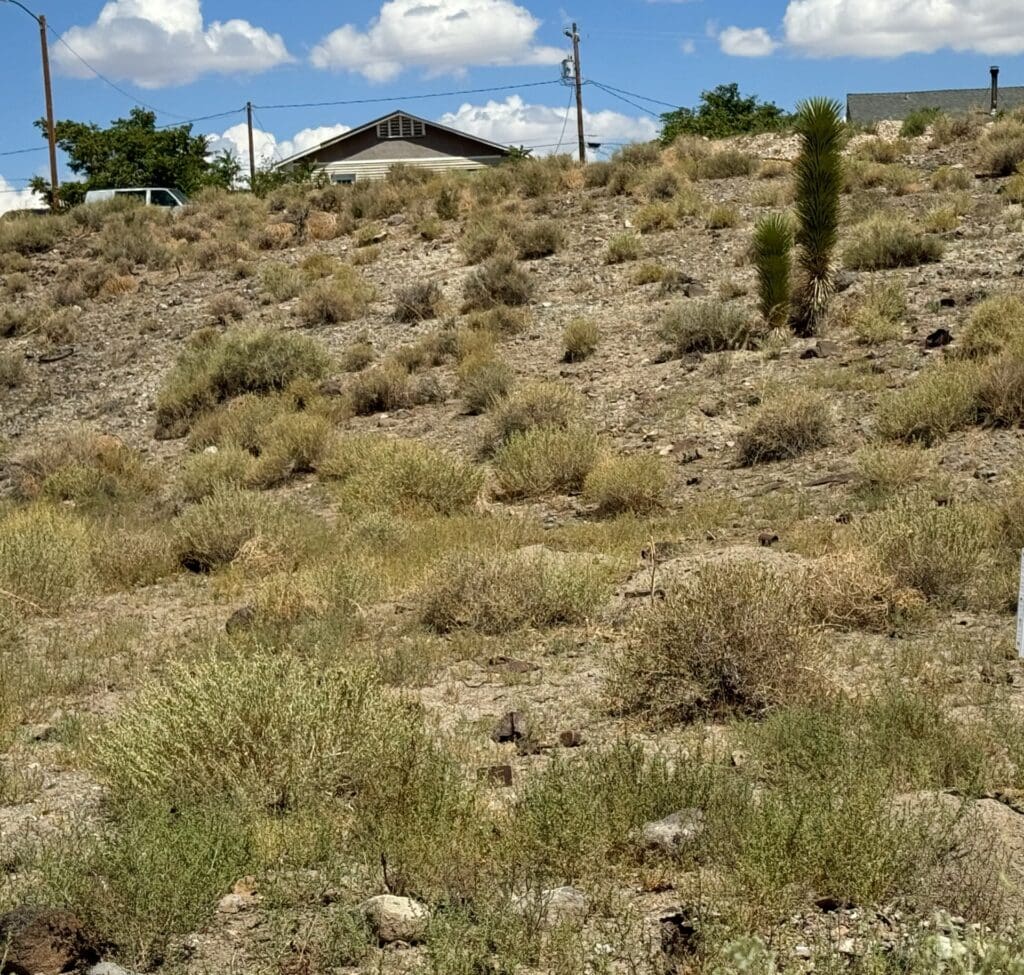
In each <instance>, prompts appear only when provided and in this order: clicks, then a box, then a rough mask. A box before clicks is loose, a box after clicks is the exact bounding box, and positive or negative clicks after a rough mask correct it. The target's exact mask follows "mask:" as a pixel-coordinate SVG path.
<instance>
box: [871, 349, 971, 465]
mask: <svg viewBox="0 0 1024 975" xmlns="http://www.w3.org/2000/svg"><path fill="white" fill-rule="evenodd" d="M980 378H981V372H980V369H979V367H978V365H977V364H975V363H973V362H964V361H956V360H950V361H945V362H939V363H934V364H931V365H929V366H927V367H925V369H924V370H923V371H922V372H921V373H920V374H919V375H918V376H917V378H916V379H915V380H914V381H913V382H912V383H911V384H910V385H909V386H907V387H906V388H904V389H901V390H898V391H896V392H893V393H891V394H890V395H889V396H887V397H886V398H884V399H883V400H882V401H881V402H880V403H879V405H878V409H877V411H876V413H875V429H876V430H877V431H878V433H879V435H880V436H882V437H885V438H887V439H889V440H903V441H905V442H907V443H913V442H919V443H923V444H925V445H930V444H933V443H935V442H936V441H937V440H940V439H942V438H943V437H945V436H946V435H947V434H949V433H952V432H953V431H954V430H960V429H963V428H964V427H967V426H970V425H971V424H972V423H974V422H975V420H976V419H977V402H978V387H979V382H980Z"/></svg>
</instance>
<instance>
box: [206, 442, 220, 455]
mask: <svg viewBox="0 0 1024 975" xmlns="http://www.w3.org/2000/svg"><path fill="white" fill-rule="evenodd" d="M203 453H204V454H215V453H217V445H216V444H213V443H212V444H210V446H209V447H206V448H205V449H204V450H203Z"/></svg>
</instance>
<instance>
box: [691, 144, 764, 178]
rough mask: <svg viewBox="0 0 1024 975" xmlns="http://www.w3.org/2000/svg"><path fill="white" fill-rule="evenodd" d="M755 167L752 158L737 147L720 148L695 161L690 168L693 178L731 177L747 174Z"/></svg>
mask: <svg viewBox="0 0 1024 975" xmlns="http://www.w3.org/2000/svg"><path fill="white" fill-rule="evenodd" d="M754 167H755V162H754V158H753V157H752V156H749V155H747V153H745V152H740V151H739V150H738V149H720V150H718V151H717V152H710V153H708V154H707V155H706V156H704V157H703V158H701V159H699V160H697V161H696V164H695V165H694V166H693V167H692V168H691V173H692V175H693V176H694V178H695V179H732V178H733V177H736V176H749V175H750V174H751V173H752V172H753V171H754Z"/></svg>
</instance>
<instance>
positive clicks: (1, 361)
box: [0, 351, 28, 389]
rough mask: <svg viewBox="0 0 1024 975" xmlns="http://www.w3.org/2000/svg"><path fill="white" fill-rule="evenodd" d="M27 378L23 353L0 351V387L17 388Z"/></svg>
mask: <svg viewBox="0 0 1024 975" xmlns="http://www.w3.org/2000/svg"><path fill="white" fill-rule="evenodd" d="M27 378H28V368H27V366H26V365H25V356H24V353H21V352H17V351H11V352H0V389H17V388H18V387H19V386H21V385H22V384H23V383H24V382H25V380H26V379H27Z"/></svg>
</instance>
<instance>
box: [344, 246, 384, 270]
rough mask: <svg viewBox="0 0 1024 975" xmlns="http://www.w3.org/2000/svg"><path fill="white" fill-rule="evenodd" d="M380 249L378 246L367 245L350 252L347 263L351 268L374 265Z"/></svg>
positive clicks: (378, 257)
mask: <svg viewBox="0 0 1024 975" xmlns="http://www.w3.org/2000/svg"><path fill="white" fill-rule="evenodd" d="M380 255H381V248H380V245H379V244H368V245H367V246H366V247H360V248H358V249H356V250H354V251H353V252H352V255H351V256H350V257H349V259H348V262H349V264H350V265H351V266H352V267H366V266H367V265H369V264H376V263H377V261H378V260H379V259H380Z"/></svg>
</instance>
